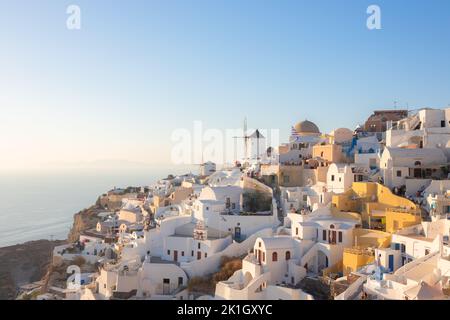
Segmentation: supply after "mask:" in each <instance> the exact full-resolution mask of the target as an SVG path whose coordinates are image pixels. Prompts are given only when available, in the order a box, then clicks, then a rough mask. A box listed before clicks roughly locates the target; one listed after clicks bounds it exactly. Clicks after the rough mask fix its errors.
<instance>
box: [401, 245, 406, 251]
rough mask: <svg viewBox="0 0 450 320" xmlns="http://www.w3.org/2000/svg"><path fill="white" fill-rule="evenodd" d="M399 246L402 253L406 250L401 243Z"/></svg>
mask: <svg viewBox="0 0 450 320" xmlns="http://www.w3.org/2000/svg"><path fill="white" fill-rule="evenodd" d="M400 248H401V249H400V251H401V252H403V253H404V252H405V251H406V246H405V245H404V244H403V243H402V244H401V245H400Z"/></svg>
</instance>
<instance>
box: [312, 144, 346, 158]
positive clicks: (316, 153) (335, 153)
mask: <svg viewBox="0 0 450 320" xmlns="http://www.w3.org/2000/svg"><path fill="white" fill-rule="evenodd" d="M316 157H319V158H322V159H325V160H328V161H330V162H335V163H341V162H344V161H345V157H344V155H343V153H342V146H341V145H339V144H324V145H315V146H314V147H313V158H316Z"/></svg>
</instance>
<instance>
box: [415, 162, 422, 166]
mask: <svg viewBox="0 0 450 320" xmlns="http://www.w3.org/2000/svg"><path fill="white" fill-rule="evenodd" d="M414 165H415V166H418V167H420V166H421V165H422V163H421V162H420V161H416V162H414Z"/></svg>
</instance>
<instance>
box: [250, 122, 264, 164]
mask: <svg viewBox="0 0 450 320" xmlns="http://www.w3.org/2000/svg"><path fill="white" fill-rule="evenodd" d="M249 138H250V139H252V140H253V139H256V160H260V159H261V158H260V157H259V156H260V152H259V143H260V140H261V139H265V137H264V136H263V135H262V134H261V132H259V130H258V129H256V131H255V132H254V133H253V134H252V135H251V136H250V137H249Z"/></svg>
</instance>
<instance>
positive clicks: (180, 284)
mask: <svg viewBox="0 0 450 320" xmlns="http://www.w3.org/2000/svg"><path fill="white" fill-rule="evenodd" d="M182 285H183V277H178V286H182Z"/></svg>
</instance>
